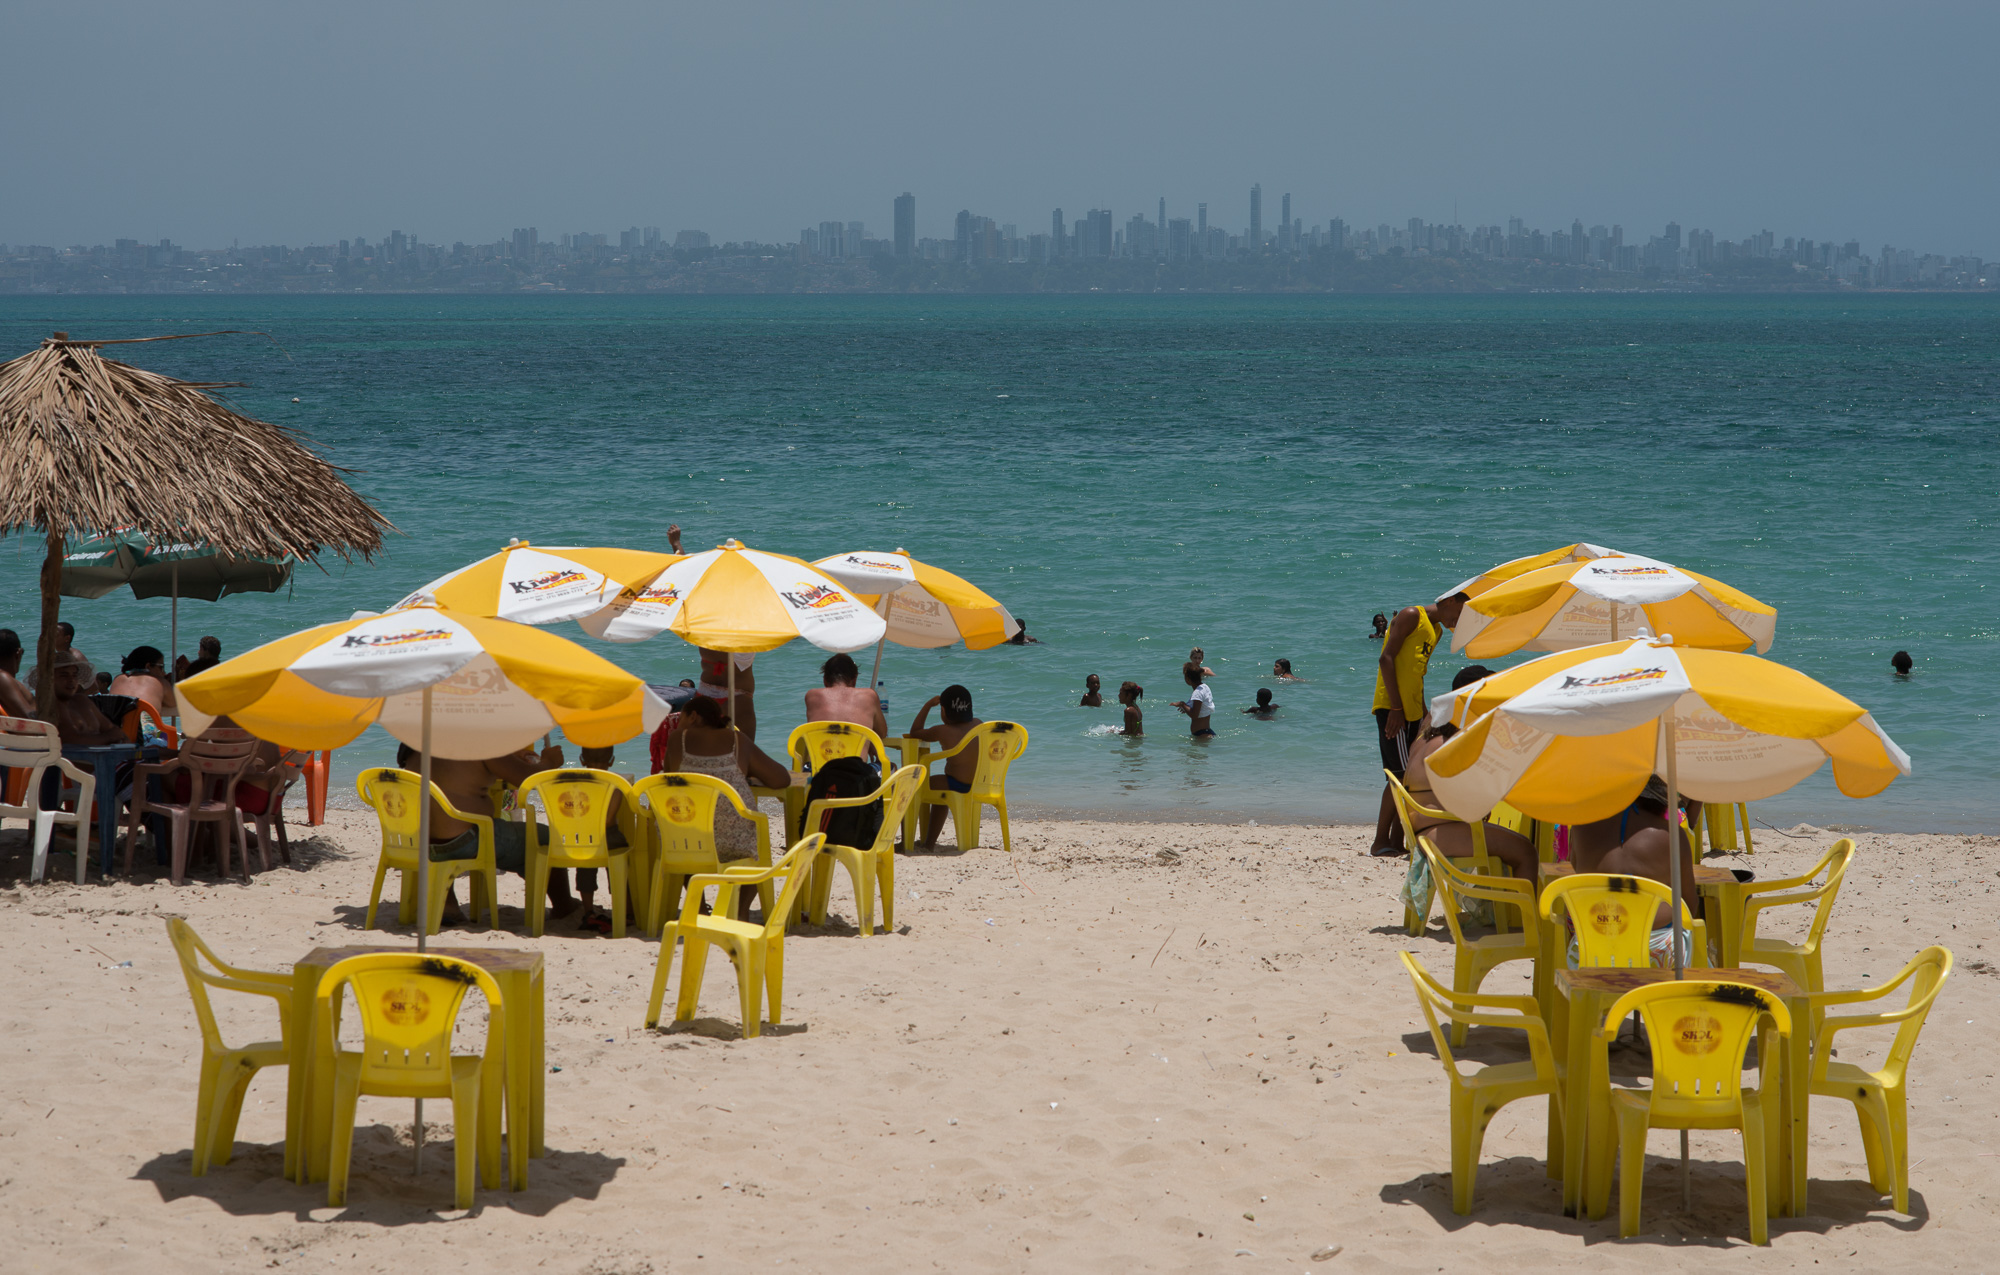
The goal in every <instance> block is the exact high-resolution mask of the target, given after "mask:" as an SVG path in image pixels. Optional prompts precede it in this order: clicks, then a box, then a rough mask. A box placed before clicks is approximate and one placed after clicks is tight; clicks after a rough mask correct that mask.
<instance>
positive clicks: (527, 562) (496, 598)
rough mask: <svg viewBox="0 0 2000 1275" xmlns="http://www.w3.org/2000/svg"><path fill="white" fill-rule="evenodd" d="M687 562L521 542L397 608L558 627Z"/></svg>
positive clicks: (660, 555) (633, 551) (666, 556)
mask: <svg viewBox="0 0 2000 1275" xmlns="http://www.w3.org/2000/svg"><path fill="white" fill-rule="evenodd" d="M680 560H681V555H679V554H674V553H655V552H651V551H649V550H644V549H598V548H576V547H573V546H565V545H558V546H541V547H537V546H534V545H530V544H529V543H528V542H526V541H525V540H516V541H513V542H511V543H510V544H508V546H507V547H506V548H504V549H502V550H501V551H500V552H498V553H496V554H493V555H492V556H491V557H486V558H481V559H480V560H479V561H478V562H475V563H473V564H471V565H470V566H466V567H460V568H459V569H458V570H456V571H453V572H451V573H450V574H449V575H443V576H439V577H438V578H437V579H435V580H433V581H431V582H430V583H429V584H427V585H425V586H424V587H423V588H421V589H418V590H417V591H416V592H415V593H412V594H411V595H410V596H409V597H407V598H404V599H403V600H402V601H401V602H399V603H397V604H396V605H397V606H398V607H410V606H441V607H444V608H445V609H447V610H450V611H456V612H460V613H462V614H466V615H483V616H490V617H493V618H496V619H501V620H513V621H516V622H517V623H520V624H557V623H560V622H562V621H564V620H582V619H584V618H585V617H586V616H589V615H592V614H593V613H596V612H599V611H603V610H604V609H605V608H607V607H610V606H611V605H613V604H614V603H616V602H618V601H619V600H620V599H621V598H630V597H636V596H638V595H639V594H640V593H641V592H643V591H644V590H645V588H646V587H647V586H648V585H650V584H651V583H652V581H653V578H654V577H655V576H657V575H659V574H660V572H662V571H664V570H666V569H667V568H668V567H670V566H672V565H673V564H674V563H676V562H679V561H680Z"/></svg>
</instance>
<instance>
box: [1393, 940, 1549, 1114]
mask: <svg viewBox="0 0 2000 1275" xmlns="http://www.w3.org/2000/svg"><path fill="white" fill-rule="evenodd" d="M1396 956H1397V958H1398V959H1400V960H1401V961H1402V962H1403V968H1404V969H1405V970H1407V971H1408V972H1409V975H1410V985H1411V986H1412V987H1414V988H1415V989H1416V992H1417V1007H1418V1008H1419V1009H1421V1010H1423V1012H1424V1022H1425V1023H1427V1024H1428V1025H1429V1027H1430V1029H1431V1040H1432V1041H1433V1042H1435V1043H1436V1045H1437V1052H1438V1059H1439V1061H1441V1062H1442V1063H1444V1069H1445V1074H1446V1075H1448V1076H1450V1077H1451V1080H1452V1083H1453V1084H1454V1085H1462V1084H1464V1083H1465V1082H1466V1081H1467V1080H1468V1079H1469V1077H1467V1076H1466V1075H1465V1074H1464V1073H1462V1072H1460V1071H1459V1069H1458V1059H1457V1058H1456V1057H1455V1056H1454V1055H1453V1054H1452V1052H1451V1033H1450V1032H1449V1031H1446V1030H1445V1026H1444V1025H1445V1023H1455V1024H1461V1025H1463V1026H1467V1027H1513V1028H1524V1027H1525V1028H1528V1052H1529V1054H1530V1056H1531V1057H1532V1058H1533V1059H1534V1061H1535V1063H1536V1064H1537V1067H1538V1068H1540V1067H1544V1066H1546V1067H1547V1068H1548V1069H1549V1071H1550V1072H1551V1073H1553V1071H1554V1067H1555V1063H1554V1059H1553V1056H1552V1055H1551V1053H1550V1051H1549V1039H1548V1035H1547V1032H1546V1029H1545V1028H1544V1027H1543V1022H1542V1019H1541V1017H1540V1016H1539V1015H1536V1016H1532V1017H1531V1016H1530V1015H1528V1014H1527V1013H1525V1012H1523V1011H1521V1010H1515V1011H1513V1012H1511V1013H1509V1012H1495V1009H1494V1008H1492V1007H1491V1006H1492V1002H1494V1001H1498V1000H1506V1001H1513V1000H1516V999H1525V998H1515V997H1496V996H1492V995H1490V994H1481V993H1471V994H1470V995H1469V996H1468V995H1467V994H1465V993H1459V992H1454V991H1452V990H1451V989H1450V988H1449V987H1446V986H1445V985H1444V984H1443V983H1440V982H1438V981H1437V979H1435V978H1433V977H1432V976H1431V972H1430V971H1429V970H1427V969H1425V968H1424V967H1423V966H1422V965H1420V964H1418V963H1417V958H1416V957H1414V956H1412V955H1411V954H1410V953H1408V952H1398V953H1396ZM1481 1001H1485V1002H1486V1003H1487V1006H1488V1007H1487V1008H1482V1007H1481V1005H1480V1002H1481Z"/></svg>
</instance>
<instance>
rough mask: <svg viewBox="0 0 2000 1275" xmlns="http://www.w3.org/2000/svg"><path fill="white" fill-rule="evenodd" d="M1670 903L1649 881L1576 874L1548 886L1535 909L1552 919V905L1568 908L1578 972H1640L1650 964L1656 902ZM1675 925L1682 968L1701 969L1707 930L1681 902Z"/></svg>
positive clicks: (1663, 891)
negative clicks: (1683, 939)
mask: <svg viewBox="0 0 2000 1275" xmlns="http://www.w3.org/2000/svg"><path fill="white" fill-rule="evenodd" d="M1672 900H1673V892H1672V891H1671V890H1669V889H1667V887H1666V886H1664V885H1662V884H1661V883H1660V882H1658V881H1654V880H1652V879H1651V878H1649V877H1632V876H1624V875H1622V874H1617V873H1607V872H1579V873H1576V874H1575V875H1573V876H1567V877H1557V878H1556V879H1555V880H1553V881H1551V882H1549V884H1548V886H1547V887H1546V888H1544V889H1543V890H1542V902H1541V909H1542V916H1543V918H1544V919H1546V920H1553V919H1554V917H1555V909H1556V905H1557V904H1558V903H1560V904H1561V905H1562V906H1563V907H1564V908H1566V909H1567V910H1568V912H1569V917H1570V930H1571V932H1572V933H1574V934H1575V935H1576V959H1577V968H1578V969H1645V968H1647V967H1648V966H1650V965H1652V963H1653V949H1652V937H1653V918H1654V917H1655V916H1657V915H1659V906H1660V904H1662V903H1668V902H1671V901H1672ZM1681 926H1682V928H1684V929H1685V930H1686V931H1687V934H1688V945H1689V947H1690V948H1691V949H1692V950H1691V951H1690V952H1689V954H1688V967H1689V968H1691V969H1707V968H1708V967H1709V965H1708V927H1707V925H1705V924H1704V923H1703V922H1701V921H1697V920H1695V919H1694V916H1693V914H1691V913H1690V912H1689V911H1688V909H1687V904H1686V903H1682V904H1681ZM1668 966H1669V968H1671V966H1672V957H1671V955H1670V956H1669V958H1668Z"/></svg>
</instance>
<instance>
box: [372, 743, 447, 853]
mask: <svg viewBox="0 0 2000 1275" xmlns="http://www.w3.org/2000/svg"><path fill="white" fill-rule="evenodd" d="M421 782H422V779H421V777H419V776H418V775H416V774H415V773H413V772H411V771H407V770H397V769H396V768H395V767H393V766H376V767H373V768H371V769H369V770H364V771H362V772H361V773H360V774H358V775H356V776H355V777H354V792H355V795H356V796H358V797H360V798H361V801H362V804H363V805H365V806H367V807H368V808H369V809H370V810H373V811H374V812H375V818H376V821H377V822H378V823H380V824H381V825H382V853H383V855H384V856H386V857H387V858H388V860H389V861H390V862H391V863H407V864H412V865H414V864H415V863H416V862H417V834H418V832H419V831H420V829H419V828H418V826H417V820H418V818H419V817H420V816H421V815H422V813H423V807H422V806H421V805H419V804H418V801H419V798H418V796H417V792H418V787H417V785H418V784H419V783H421ZM431 787H432V788H436V787H437V785H436V784H432V785H431Z"/></svg>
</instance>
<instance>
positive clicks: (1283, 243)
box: [1278, 191, 1297, 252]
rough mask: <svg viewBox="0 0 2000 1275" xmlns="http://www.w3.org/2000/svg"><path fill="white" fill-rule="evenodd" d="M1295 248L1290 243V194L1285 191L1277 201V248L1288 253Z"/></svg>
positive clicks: (1294, 245)
mask: <svg viewBox="0 0 2000 1275" xmlns="http://www.w3.org/2000/svg"><path fill="white" fill-rule="evenodd" d="M1296 246H1297V245H1296V244H1294V243H1293V242H1292V193H1291V192H1290V191H1286V192H1285V193H1284V195H1283V196H1281V197H1280V198H1279V200H1278V247H1279V248H1280V249H1282V250H1284V251H1286V252H1290V251H1291V250H1292V249H1293V248H1294V247H1296Z"/></svg>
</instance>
